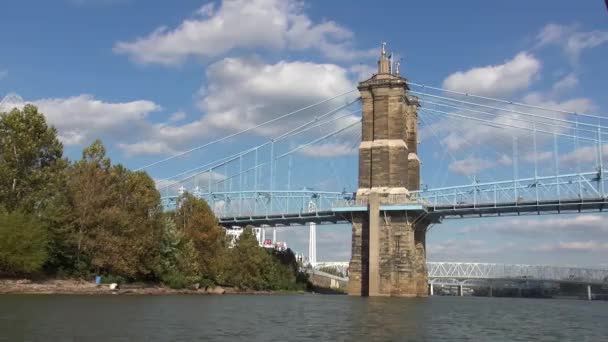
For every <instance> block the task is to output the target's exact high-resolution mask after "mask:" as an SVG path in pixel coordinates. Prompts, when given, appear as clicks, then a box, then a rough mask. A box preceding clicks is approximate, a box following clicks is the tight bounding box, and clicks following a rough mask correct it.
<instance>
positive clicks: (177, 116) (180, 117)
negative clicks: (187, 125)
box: [169, 112, 186, 122]
mask: <svg viewBox="0 0 608 342" xmlns="http://www.w3.org/2000/svg"><path fill="white" fill-rule="evenodd" d="M185 118H186V113H184V112H175V113H173V114H171V116H169V122H179V121H182V120H184V119H185Z"/></svg>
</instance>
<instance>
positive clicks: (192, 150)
mask: <svg viewBox="0 0 608 342" xmlns="http://www.w3.org/2000/svg"><path fill="white" fill-rule="evenodd" d="M354 91H356V89H353V90H350V91H347V92H344V93H342V94H339V95H336V96H334V97H331V98H329V99H325V100H322V101H319V102H316V103H313V104H311V105H308V106H306V107H302V108H300V109H296V110H294V111H292V112H289V113H287V114H283V115H281V116H278V117H276V118H274V119H271V120H268V121H265V122H263V123H261V124H258V125H255V126H253V127H249V128H246V129H243V130H241V131H238V132H236V133H232V134H229V135H227V136H224V137H222V138H219V139H216V140H213V141H210V142H208V143H206V144H203V145H200V146H197V147H194V148H192V149H189V150H187V151H184V152H181V153H178V154H175V155H173V156H171V157H167V158H164V159H161V160H159V161H156V162H154V163H150V164H148V165H145V166H142V167H140V168H138V169H135V171H141V170H144V169H147V168H149V167H152V166H155V165H158V164H161V163H165V162H167V161H169V160H173V159H175V158H177V157H181V156H183V155H186V154H189V153H192V152H194V151H197V150H200V149H203V148H205V147H207V146H210V145H213V144H217V143H219V142H222V141H225V140H228V139H230V138H234V137H236V136H238V135H241V134H244V133H247V132H249V131H252V130H254V129H257V128H260V127H262V126H265V125H268V124H271V123H273V122H276V121H278V120H281V119H284V118H286V117H289V116H292V115H295V114H297V113H299V112H302V111H304V110H306V109H310V108H312V107H316V106H318V105H320V104H323V103H326V102H329V101H331V100H335V99H337V98H339V97H341V96H344V95H346V94H350V93H352V92H354Z"/></svg>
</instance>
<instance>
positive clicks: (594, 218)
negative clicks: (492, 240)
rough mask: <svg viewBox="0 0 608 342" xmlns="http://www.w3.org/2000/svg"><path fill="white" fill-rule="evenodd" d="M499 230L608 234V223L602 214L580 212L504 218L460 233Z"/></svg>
mask: <svg viewBox="0 0 608 342" xmlns="http://www.w3.org/2000/svg"><path fill="white" fill-rule="evenodd" d="M481 231H484V232H490V231H491V232H497V233H500V234H505V235H513V236H537V237H542V236H556V235H558V234H560V233H569V234H576V235H582V236H588V237H589V236H606V235H608V224H606V220H605V218H604V217H603V216H602V215H601V214H600V215H596V214H580V215H576V216H559V217H550V218H543V219H538V218H517V219H502V220H500V221H496V222H495V223H492V224H490V225H484V226H483V227H482V226H475V227H466V228H464V229H461V230H460V233H479V232H481Z"/></svg>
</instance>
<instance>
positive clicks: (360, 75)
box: [348, 64, 378, 81]
mask: <svg viewBox="0 0 608 342" xmlns="http://www.w3.org/2000/svg"><path fill="white" fill-rule="evenodd" d="M348 71H350V72H351V73H353V74H354V75H355V76H356V79H357V81H365V80H367V79H369V78H370V77H372V76H373V75H374V74H375V73H376V72H377V71H378V69H377V68H376V67H374V66H373V65H371V64H356V65H353V66H351V67H350V68H349V69H348Z"/></svg>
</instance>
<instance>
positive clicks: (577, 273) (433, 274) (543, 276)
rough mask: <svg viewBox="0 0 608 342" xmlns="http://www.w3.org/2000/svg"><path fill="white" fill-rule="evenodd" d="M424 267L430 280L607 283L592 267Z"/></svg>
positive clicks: (607, 275) (343, 267)
mask: <svg viewBox="0 0 608 342" xmlns="http://www.w3.org/2000/svg"><path fill="white" fill-rule="evenodd" d="M426 266H427V272H428V277H429V280H433V279H457V280H464V279H480V280H486V279H501V280H510V279H512V280H527V279H529V280H540V281H556V282H566V283H581V284H601V285H603V284H608V270H602V269H594V268H580V267H560V266H546V265H517V264H514V265H510V264H495V263H471V262H436V261H428V262H427V263H426ZM315 267H316V268H322V267H331V268H335V269H337V270H340V271H342V272H345V273H346V271H347V270H348V262H347V261H346V262H321V263H317V264H316V265H315Z"/></svg>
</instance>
